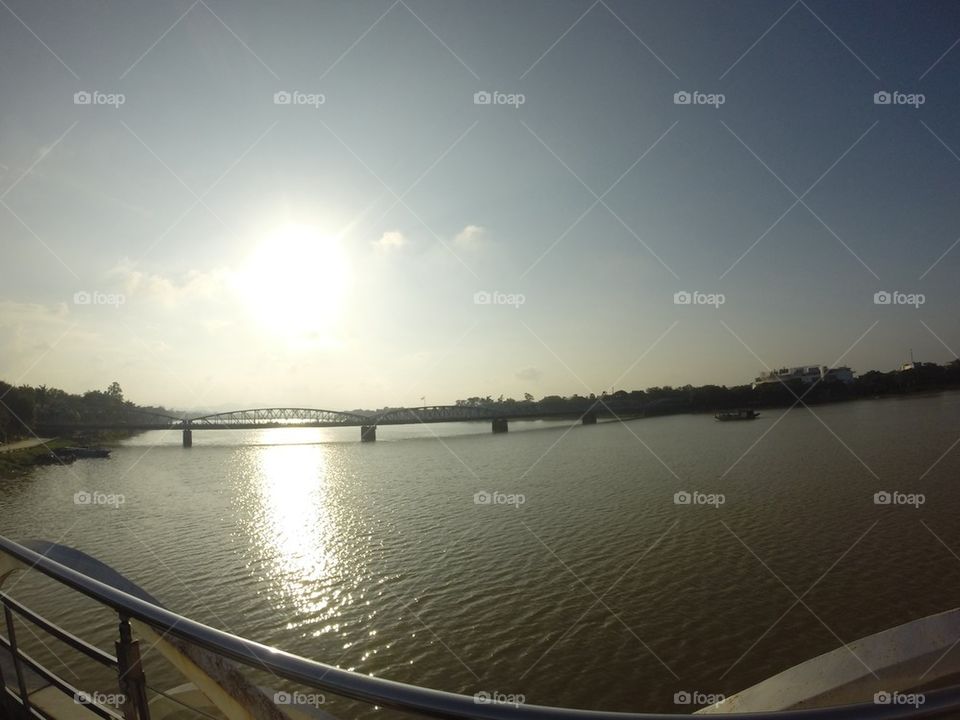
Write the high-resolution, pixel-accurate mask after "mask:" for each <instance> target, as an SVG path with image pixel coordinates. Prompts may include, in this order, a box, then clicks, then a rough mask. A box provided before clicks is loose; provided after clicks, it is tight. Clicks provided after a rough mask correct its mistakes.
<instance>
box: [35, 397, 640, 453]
mask: <svg viewBox="0 0 960 720" xmlns="http://www.w3.org/2000/svg"><path fill="white" fill-rule="evenodd" d="M640 414H643V410H642V408H636V409H625V408H614V409H611V408H610V407H608V406H607V405H606V404H604V403H603V402H602V401H597V402H595V403H593V404H592V405H590V406H589V407H588V408H586V409H583V410H573V409H564V410H550V409H541V408H538V407H529V408H521V409H517V410H514V411H506V410H502V409H496V408H488V407H483V406H479V405H427V406H424V407H415V408H391V409H387V410H383V411H380V412H377V413H365V412H351V411H344V410H324V409H320V408H252V409H248V410H232V411H230V412H222V413H214V414H212V415H202V416H197V417H175V416H173V415H164V414H161V413H154V412H146V411H130V412H129V413H128V414H127V415H126V416H124V417H121V418H119V419H118V418H112V419H109V420H108V419H104V420H100V421H98V420H97V419H95V418H91V419H89V420H87V421H85V422H84V421H77V422H69V423H62V424H56V423H50V424H45V425H42V426H41V430H42V431H43V432H47V433H52V434H57V433H64V432H78V431H84V430H90V431H96V430H137V431H140V430H181V431H182V432H183V445H184V447H190V446H191V445H192V444H193V431H194V430H259V429H267V428H324V427H359V428H360V439H361V440H364V441H372V440H376V437H377V426H378V425H417V424H431V423H444V422H471V421H476V422H479V421H487V422H490V423H491V428H492V430H493V432H495V433H503V432H507V429H508V421H509V420H534V419H547V418H579V419H580V420H581V421H582V422H583V424H585V425H592V424H595V423H596V422H597V417H598V415H607V416H611V417H620V416H629V417H635V416H636V415H640Z"/></svg>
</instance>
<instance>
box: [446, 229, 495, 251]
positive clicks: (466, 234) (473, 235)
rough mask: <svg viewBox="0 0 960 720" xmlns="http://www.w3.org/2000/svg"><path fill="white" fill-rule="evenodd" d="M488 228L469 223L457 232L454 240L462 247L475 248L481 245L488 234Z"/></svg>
mask: <svg viewBox="0 0 960 720" xmlns="http://www.w3.org/2000/svg"><path fill="white" fill-rule="evenodd" d="M486 234H487V230H486V228H484V227H482V226H480V225H467V226H466V227H465V228H464V229H463V230H461V231H460V232H458V233H457V235H456V237H454V238H453V242H454V243H455V244H456V245H457V246H458V247H462V248H475V247H477V246H479V245H480V243H481V242H482V241H483V238H484V237H485V236H486Z"/></svg>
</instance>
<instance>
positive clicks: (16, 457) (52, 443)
mask: <svg viewBox="0 0 960 720" xmlns="http://www.w3.org/2000/svg"><path fill="white" fill-rule="evenodd" d="M137 434H138V433H135V432H128V431H110V432H94V433H89V432H85V433H77V434H74V435H70V436H64V437H57V438H47V439H42V442H40V443H37V444H34V445H29V446H19V443H10V445H11V446H13V447H7V448H6V449H4V448H5V446H0V480H9V479H10V478H15V477H21V476H23V475H27V474H29V473H30V472H32V471H33V470H34V469H35V468H37V467H39V466H41V465H44V464H46V463H47V462H48V458H49V456H50V453H51V452H55V451H57V450H61V449H63V448H67V447H94V446H100V445H113V444H116V443H118V442H119V441H120V440H126V439H127V438H130V437H133V436H134V435H137Z"/></svg>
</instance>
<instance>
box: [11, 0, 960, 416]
mask: <svg viewBox="0 0 960 720" xmlns="http://www.w3.org/2000/svg"><path fill="white" fill-rule="evenodd" d="M0 18H2V21H0V99H2V102H0V199H2V202H3V204H2V205H0V238H2V261H0V377H2V378H3V379H5V380H6V381H8V382H29V383H34V384H39V383H46V384H48V385H56V386H60V387H64V388H65V389H68V390H73V391H79V390H84V389H87V388H90V387H106V385H107V384H108V383H109V382H111V381H113V380H117V381H119V382H120V383H121V385H122V386H123V387H124V389H125V391H126V393H127V396H128V397H130V398H132V399H134V400H136V401H139V402H143V403H148V402H149V403H163V404H167V405H170V406H177V407H190V406H201V407H215V406H236V405H249V404H267V405H274V404H288V403H296V404H308V405H316V406H320V407H334V408H338V407H362V406H374V405H383V404H394V405H400V404H406V405H412V404H416V403H418V402H419V398H420V397H421V396H425V397H426V398H427V401H428V402H437V403H440V402H452V401H453V400H455V399H456V398H459V397H466V396H468V395H474V394H481V395H486V394H492V395H494V396H496V395H499V394H501V393H504V394H506V395H513V396H521V395H522V394H523V393H524V392H531V393H533V394H534V395H536V396H541V395H544V394H551V393H559V394H570V393H574V392H579V393H585V392H589V391H594V392H600V391H601V390H603V389H605V388H609V387H611V386H614V385H615V386H616V387H618V388H635V387H639V388H643V387H648V386H653V385H665V384H670V385H682V384H686V383H693V384H704V383H711V382H712V383H718V384H740V383H746V382H749V381H750V380H751V379H752V378H753V377H754V376H755V375H756V374H757V373H758V372H759V371H761V370H763V369H764V365H765V364H766V365H770V366H780V365H784V364H786V365H790V364H804V363H822V364H833V363H834V362H836V361H837V360H838V359H840V358H841V357H842V358H843V360H842V363H841V364H848V365H850V366H852V367H853V368H855V369H856V370H859V371H865V370H868V369H873V368H877V369H891V368H893V367H895V366H897V365H898V364H899V363H900V362H901V361H902V360H903V359H905V357H906V356H907V353H908V352H909V349H910V348H913V350H914V354H915V355H916V356H917V359H926V360H934V361H938V362H946V361H948V360H951V359H953V357H954V355H953V354H952V350H951V348H952V349H953V350H957V351H960V313H957V308H958V299H957V291H958V283H957V279H958V273H960V245H958V246H957V247H955V248H953V249H952V250H949V249H950V248H951V246H952V245H953V244H954V243H955V242H956V241H957V239H958V238H960V203H958V202H957V194H958V190H960V123H958V122H957V119H958V110H960V96H958V91H957V87H958V82H957V81H958V75H960V46H956V45H955V43H956V42H957V40H958V38H960V6H957V5H956V4H955V3H952V2H925V3H921V4H918V3H915V2H906V1H903V2H842V3H838V2H823V1H822V0H806V2H796V3H791V2H790V1H789V0H784V1H780V0H777V1H774V0H763V1H762V2H746V1H740V0H736V1H733V2H704V1H703V0H697V1H696V2H674V1H673V0H671V1H669V2H667V1H666V0H664V1H662V2H655V1H651V2H635V1H633V0H630V1H624V0H605V1H603V2H596V3H592V4H591V1H590V0H577V1H576V2H573V1H571V2H566V1H560V0H550V1H548V2H546V1H544V2H533V1H529V2H523V3H517V2H494V1H490V0H485V1H484V2H474V3H467V2H450V1H443V2H440V1H439V0H402V1H401V0H398V1H397V2H391V1H390V0H386V1H384V2H379V1H378V2H372V1H371V2H291V3H269V4H264V3H252V2H231V3H227V2H223V1H222V0H198V2H196V3H192V4H191V2H190V0H184V1H183V2H168V3H119V2H117V3H93V2H85V3H66V2H64V3H32V2H27V1H24V0H7V7H0ZM294 91H297V92H299V93H302V94H303V95H301V96H297V98H298V99H300V100H305V101H307V102H309V101H310V98H305V96H309V95H314V96H322V97H323V102H322V104H321V103H319V102H314V103H313V104H296V103H291V104H276V103H275V102H274V95H275V93H278V92H291V93H293V92H294ZM480 91H488V92H494V91H499V92H501V93H506V94H510V93H513V94H517V93H519V94H522V95H523V96H524V102H523V104H522V105H520V106H519V107H513V106H511V105H496V104H490V105H482V104H481V105H478V104H475V103H474V93H476V92H480ZM682 91H687V92H693V91H699V92H701V93H708V94H709V93H721V94H722V95H723V96H724V102H723V104H722V105H720V106H719V107H712V106H709V105H695V104H688V105H686V104H675V102H674V94H675V93H677V92H682ZM880 91H887V92H891V93H892V92H894V91H898V92H900V93H904V94H911V93H922V94H923V96H924V102H923V104H922V105H920V106H919V107H914V106H911V105H908V104H907V105H904V104H895V103H891V104H886V105H884V104H879V105H878V104H875V102H874V94H875V93H877V92H880ZM77 92H88V93H101V95H94V96H93V102H91V104H76V103H75V100H74V96H75V93H77ZM110 94H121V95H122V96H123V98H122V99H123V104H122V105H119V106H116V105H115V104H110V103H111V102H112V101H113V100H112V99H111V97H110ZM81 97H82V96H81ZM317 99H318V98H314V99H313V100H317ZM641 156H642V159H641ZM625 173H626V174H625ZM618 180H619V182H618ZM611 186H613V187H612V189H610V188H611ZM811 188H812V189H811ZM608 189H609V192H607V191H608ZM808 190H809V192H808ZM605 193H606V194H605ZM598 196H599V197H601V198H602V200H601V201H600V202H597V197H598ZM797 196H799V197H800V198H802V201H801V202H799V203H798V202H797ZM795 203H796V204H795ZM792 205H793V207H792V209H790V208H791V206H792ZM591 206H593V207H592V209H591ZM788 209H789V212H787V211H788ZM785 212H786V214H785V215H784V213H785ZM781 216H782V217H781ZM778 219H779V222H778ZM948 250H949V252H947V251H948ZM945 252H946V254H945V255H944V253H945ZM941 256H943V257H942V259H940V260H939V262H938V258H941ZM884 290H885V291H900V292H903V293H922V294H923V295H924V297H925V302H924V304H923V305H921V306H920V307H912V306H909V305H907V306H904V305H877V304H875V303H874V293H876V292H877V291H884ZM494 291H497V292H499V293H502V295H498V296H495V298H496V299H500V300H508V299H510V298H509V297H507V296H508V295H511V294H512V295H522V299H523V304H522V305H519V307H516V306H512V305H503V304H496V303H491V304H477V303H476V302H475V300H474V295H475V293H477V292H491V293H492V292H494ZM680 291H690V292H692V291H700V292H702V293H722V294H723V296H724V299H725V302H724V304H723V305H722V306H721V307H719V308H714V307H711V306H709V305H707V306H704V305H677V304H675V303H674V294H675V293H677V292H680ZM78 292H89V293H94V295H92V296H91V297H90V299H91V302H90V303H89V304H84V303H83V296H81V300H80V302H79V303H78V302H77V301H76V300H75V294H76V293H78ZM111 295H120V296H122V300H123V303H122V304H121V305H119V306H115V305H110V304H102V303H104V302H109V301H110V300H111V298H110V296H111ZM514 299H515V298H514ZM864 333H866V335H864ZM738 338H739V339H738ZM858 339H859V341H858Z"/></svg>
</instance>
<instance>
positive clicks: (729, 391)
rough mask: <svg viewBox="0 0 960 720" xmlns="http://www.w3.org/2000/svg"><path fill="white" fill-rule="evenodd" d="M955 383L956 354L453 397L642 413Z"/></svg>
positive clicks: (959, 379)
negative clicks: (933, 359) (872, 365)
mask: <svg viewBox="0 0 960 720" xmlns="http://www.w3.org/2000/svg"><path fill="white" fill-rule="evenodd" d="M949 388H960V359H957V360H953V361H952V362H950V363H949V364H947V365H938V364H937V363H916V364H915V365H914V367H913V368H911V369H909V370H893V371H890V372H880V371H878V370H871V371H869V372H867V373H864V374H863V375H860V376H858V377H855V378H854V379H853V381H852V382H850V383H844V382H840V381H836V380H830V379H825V380H821V381H819V382H816V383H813V384H811V385H807V384H805V383H804V382H803V381H801V380H793V381H790V382H786V383H781V382H772V383H764V384H760V385H757V386H756V387H754V386H753V385H752V384H751V385H735V386H732V387H727V386H726V385H700V386H694V385H684V386H682V387H671V386H669V385H665V386H663V387H651V388H647V389H646V390H615V391H612V392H602V393H600V395H596V394H593V393H590V394H589V395H576V394H574V395H569V396H561V395H547V396H545V397H542V398H540V399H539V400H537V399H535V398H534V396H533V395H531V394H530V393H524V396H523V399H522V400H516V399H514V398H505V397H504V396H503V395H501V396H500V397H498V398H494V397H491V396H490V395H487V396H485V397H481V396H474V397H469V398H465V399H463V400H457V401H456V404H457V405H460V406H472V407H484V408H492V409H496V410H502V411H503V412H504V413H505V414H521V413H523V412H531V413H533V412H536V411H543V412H564V411H569V412H570V413H582V412H585V411H587V410H591V409H594V410H597V411H599V412H600V413H601V414H605V413H619V412H621V411H622V412H628V413H641V414H644V415H655V414H666V413H675V412H713V411H717V410H729V409H733V408H740V407H786V406H790V405H793V404H794V403H796V402H797V399H798V398H802V400H803V402H804V403H807V404H819V403H826V402H839V401H842V400H854V399H857V398H869V397H880V396H885V395H899V394H905V393H914V392H933V391H937V390H945V389H949Z"/></svg>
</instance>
